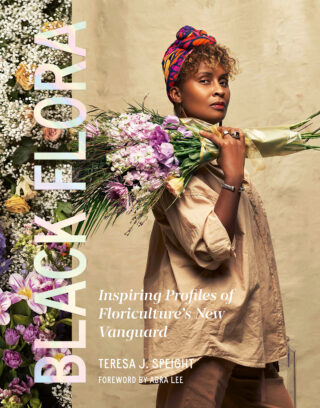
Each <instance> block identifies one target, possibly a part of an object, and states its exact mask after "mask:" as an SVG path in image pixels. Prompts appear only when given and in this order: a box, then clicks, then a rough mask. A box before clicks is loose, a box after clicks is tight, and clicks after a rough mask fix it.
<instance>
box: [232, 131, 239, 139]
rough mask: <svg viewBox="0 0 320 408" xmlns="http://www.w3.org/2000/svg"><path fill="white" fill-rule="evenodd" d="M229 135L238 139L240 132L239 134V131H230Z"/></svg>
mask: <svg viewBox="0 0 320 408" xmlns="http://www.w3.org/2000/svg"><path fill="white" fill-rule="evenodd" d="M231 136H232V137H233V138H234V139H240V134H239V132H232V133H231Z"/></svg>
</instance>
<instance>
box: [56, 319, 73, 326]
mask: <svg viewBox="0 0 320 408" xmlns="http://www.w3.org/2000/svg"><path fill="white" fill-rule="evenodd" d="M60 323H64V324H66V325H68V326H72V319H69V318H68V317H66V318H65V319H61V320H59V321H58V322H56V323H55V326H58V324H60Z"/></svg>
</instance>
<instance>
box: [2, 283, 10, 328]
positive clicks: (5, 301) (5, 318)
mask: <svg viewBox="0 0 320 408" xmlns="http://www.w3.org/2000/svg"><path fill="white" fill-rule="evenodd" d="M10 306H11V301H10V297H9V295H8V294H7V293H6V292H3V291H2V289H0V325H2V326H6V325H7V324H8V323H9V322H10V315H9V313H8V312H7V310H8V309H9V307H10Z"/></svg>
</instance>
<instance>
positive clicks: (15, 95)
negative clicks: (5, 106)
mask: <svg viewBox="0 0 320 408" xmlns="http://www.w3.org/2000/svg"><path fill="white" fill-rule="evenodd" d="M18 98H19V92H18V91H12V92H10V93H8V100H9V101H10V102H13V101H15V100H17V99H18Z"/></svg>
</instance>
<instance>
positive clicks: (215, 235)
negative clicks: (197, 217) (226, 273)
mask: <svg viewBox="0 0 320 408" xmlns="http://www.w3.org/2000/svg"><path fill="white" fill-rule="evenodd" d="M204 241H205V243H206V245H207V247H208V251H209V253H210V255H211V257H212V258H213V259H214V260H215V261H217V262H223V261H225V260H227V259H229V258H231V257H234V258H235V257H236V235H235V234H234V235H233V239H232V242H231V240H230V238H229V234H228V232H227V230H226V228H225V226H224V225H223V224H222V222H221V221H220V218H219V217H218V216H217V214H216V213H215V212H214V211H212V212H211V213H210V214H209V216H208V220H207V226H206V229H205V232H204Z"/></svg>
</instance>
